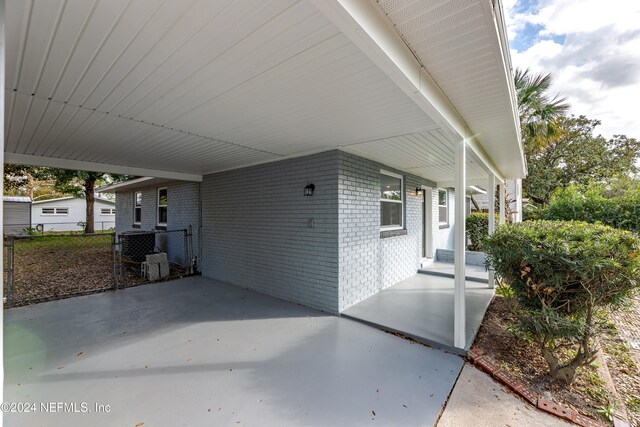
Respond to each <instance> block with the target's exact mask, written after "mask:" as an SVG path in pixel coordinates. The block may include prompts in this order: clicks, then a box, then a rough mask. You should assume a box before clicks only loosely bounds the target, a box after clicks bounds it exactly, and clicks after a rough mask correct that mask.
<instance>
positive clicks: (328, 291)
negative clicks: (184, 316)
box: [202, 151, 339, 314]
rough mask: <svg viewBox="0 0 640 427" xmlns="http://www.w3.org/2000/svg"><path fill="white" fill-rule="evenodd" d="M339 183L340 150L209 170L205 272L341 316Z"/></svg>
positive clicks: (204, 227)
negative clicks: (307, 191) (310, 189)
mask: <svg viewBox="0 0 640 427" xmlns="http://www.w3.org/2000/svg"><path fill="white" fill-rule="evenodd" d="M309 183H313V184H314V185H315V191H314V194H313V196H311V197H307V196H304V195H303V193H304V187H305V186H306V185H307V184H309ZM337 187H338V152H337V151H331V152H326V153H320V154H316V155H312V156H306V157H301V158H296V159H288V160H283V161H280V162H275V163H269V164H264V165H259V166H254V167H249V168H244V169H238V170H233V171H228V172H221V173H217V174H212V175H207V176H205V177H204V181H203V183H202V235H203V245H202V246H203V252H202V253H203V264H202V274H203V275H205V276H207V277H212V278H215V279H218V280H222V281H225V282H229V283H233V284H235V285H238V286H242V287H246V288H250V289H254V290H257V291H259V292H264V293H266V294H269V295H273V296H276V297H279V298H283V299H286V300H289V301H295V302H298V303H301V304H305V305H308V306H310V307H314V308H318V309H321V310H324V311H327V312H330V313H334V314H337V313H338V262H339V260H338V191H337V190H338V188H337Z"/></svg>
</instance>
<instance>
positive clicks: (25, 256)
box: [4, 233, 115, 306]
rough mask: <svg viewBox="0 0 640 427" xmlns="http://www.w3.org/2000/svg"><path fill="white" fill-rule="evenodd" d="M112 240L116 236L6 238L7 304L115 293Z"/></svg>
mask: <svg viewBox="0 0 640 427" xmlns="http://www.w3.org/2000/svg"><path fill="white" fill-rule="evenodd" d="M113 240H114V234H113V233H98V234H88V235H85V234H45V235H26V236H11V235H9V236H5V237H4V249H5V256H4V264H5V265H4V271H5V274H4V299H5V301H4V302H5V304H6V305H8V306H13V305H25V304H30V303H34V302H43V301H48V300H53V299H59V298H65V297H68V296H75V295H83V294H88V293H94V292H100V291H104V290H107V289H112V288H113V287H114V286H115V281H114V276H113V272H112V245H113Z"/></svg>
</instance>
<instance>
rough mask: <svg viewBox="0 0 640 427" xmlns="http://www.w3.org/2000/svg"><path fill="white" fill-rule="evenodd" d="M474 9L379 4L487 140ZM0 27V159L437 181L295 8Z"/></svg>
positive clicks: (93, 7) (348, 61) (484, 58)
mask: <svg viewBox="0 0 640 427" xmlns="http://www.w3.org/2000/svg"><path fill="white" fill-rule="evenodd" d="M478 4H479V2H478V1H473V2H468V1H463V0H438V1H436V0H434V1H431V2H422V1H421V2H418V1H411V0H403V1H391V0H389V1H383V0H380V6H381V7H382V9H384V10H385V12H387V14H388V16H389V18H390V19H391V20H392V22H393V23H394V24H396V28H397V29H398V31H399V33H400V34H401V35H402V37H404V39H405V40H406V42H407V43H408V44H409V45H410V46H411V48H412V49H414V52H416V53H417V54H418V55H422V57H421V58H420V59H421V60H425V58H426V57H428V58H427V59H429V64H430V67H433V68H432V69H431V68H429V67H427V68H428V69H429V71H430V72H431V71H432V70H433V73H434V74H433V76H434V78H435V79H436V81H438V84H441V81H440V80H439V79H441V80H442V88H443V89H445V92H446V93H447V95H448V96H450V98H451V100H452V101H453V103H454V104H455V105H456V107H458V109H459V110H460V111H461V113H462V115H463V117H464V118H465V120H467V121H468V122H469V123H470V124H472V125H473V126H472V130H473V131H474V132H480V133H490V132H491V131H493V129H492V126H493V125H496V126H504V125H505V121H504V115H501V114H500V112H501V108H502V107H503V106H502V104H500V103H501V102H502V100H501V99H500V96H501V95H500V82H499V81H496V80H495V79H493V78H492V76H491V74H490V73H491V70H492V69H491V67H492V66H493V67H495V53H494V52H492V51H491V50H490V49H489V48H488V47H487V46H486V44H487V43H490V42H491V40H490V39H489V38H487V37H483V34H484V33H483V31H485V30H486V28H483V27H482V22H483V20H486V17H484V16H483V17H479V16H478V14H477V10H476V9H477V5H478ZM6 14H7V18H6V24H7V25H6V29H7V35H6V37H7V57H6V58H7V71H6V73H7V81H6V93H5V99H6V106H7V108H6V111H5V120H6V124H5V138H6V144H5V150H6V151H7V152H9V153H16V154H26V155H34V156H44V157H53V158H57V159H67V160H75V161H82V162H94V163H98V164H105V165H118V166H131V167H140V168H147V169H153V170H160V171H174V172H183V173H188V174H203V173H209V172H215V171H219V170H226V169H232V168H238V167H242V166H246V165H250V164H257V163H261V162H269V161H274V160H277V159H282V158H286V157H291V156H298V155H302V154H306V153H313V152H319V151H324V150H328V149H331V148H336V147H347V148H346V149H348V150H350V151H353V152H359V153H361V154H362V155H365V156H366V157H369V158H372V157H375V159H376V160H377V161H380V162H382V163H387V164H390V165H391V166H395V167H398V168H399V169H407V168H411V169H412V170H413V171H414V172H415V173H417V174H422V175H423V176H426V177H429V178H431V179H434V180H442V179H443V178H442V177H441V176H436V175H437V174H450V173H451V165H452V164H453V160H452V158H453V157H452V156H453V153H452V151H451V145H450V143H449V142H448V141H447V140H446V138H445V137H444V133H442V132H441V131H439V130H437V129H436V126H435V123H434V121H433V120H432V119H431V118H430V117H428V116H427V115H426V114H425V112H424V111H423V110H422V109H421V108H420V107H418V106H417V105H416V104H415V102H414V101H413V100H412V99H410V97H408V96H407V95H406V94H405V93H404V92H403V91H402V90H401V89H400V88H399V87H398V86H397V85H396V84H395V83H394V82H393V81H392V80H391V79H390V78H389V77H388V76H387V75H386V74H385V73H384V72H383V71H381V70H380V69H379V68H378V67H377V66H376V65H375V64H374V63H373V62H372V61H371V59H369V58H368V57H367V56H366V55H365V54H364V53H363V52H362V51H360V49H359V48H357V47H356V45H355V44H353V43H352V42H351V41H350V40H349V39H348V38H347V37H346V36H345V35H344V34H342V33H341V32H340V31H339V29H338V28H337V27H336V26H335V25H334V24H333V23H332V22H330V21H329V19H328V18H327V17H326V16H325V15H324V14H322V13H321V12H320V11H319V10H318V9H317V8H316V7H315V6H313V5H312V4H311V3H309V2H308V1H306V0H269V1H265V0H243V1H234V0H185V1H163V0H109V1H106V0H102V1H100V0H47V1H36V0H7V1H6ZM485 26H486V22H485ZM447 28H448V30H447ZM452 28H454V29H455V31H453V30H452ZM487 40H489V41H487ZM469 54H470V55H471V57H472V58H471V59H470V58H469ZM465 70H466V71H465ZM487 73H489V74H487ZM495 93H498V95H496V94H495ZM460 104H464V105H460ZM492 114H493V115H495V116H496V117H495V118H492V119H491V118H489V116H490V115H492ZM507 124H508V123H507ZM399 135H400V136H399ZM473 165H474V163H473V162H471V163H470V171H471V173H475V172H474V171H475V169H474V168H475V166H473ZM447 171H448V172H447ZM447 176H448V175H447Z"/></svg>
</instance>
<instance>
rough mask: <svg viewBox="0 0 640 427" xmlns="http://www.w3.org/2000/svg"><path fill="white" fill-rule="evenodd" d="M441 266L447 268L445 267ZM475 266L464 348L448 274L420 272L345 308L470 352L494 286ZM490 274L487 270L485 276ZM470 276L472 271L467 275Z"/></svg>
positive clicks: (450, 348)
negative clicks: (457, 332)
mask: <svg viewBox="0 0 640 427" xmlns="http://www.w3.org/2000/svg"><path fill="white" fill-rule="evenodd" d="M440 270H443V271H444V270H445V269H444V268H443V267H441V268H440ZM477 270H478V269H477V268H476V269H474V268H471V271H470V272H469V273H470V274H471V278H472V279H476V280H467V281H466V283H465V306H466V307H465V315H464V316H463V317H464V319H465V328H464V330H465V337H464V343H465V344H464V348H458V347H457V346H456V345H455V342H454V336H455V334H454V324H455V322H454V309H453V308H454V297H455V283H454V279H453V278H451V277H447V276H445V275H430V274H421V273H418V274H416V275H415V276H413V277H410V278H408V279H406V280H403V281H401V282H400V283H397V284H395V285H393V286H391V287H389V288H386V289H384V290H382V291H381V292H379V293H377V294H375V295H373V296H372V297H369V298H367V299H365V300H364V301H362V302H360V303H358V304H356V305H354V306H352V307H350V308H348V309H347V310H345V311H343V312H342V316H343V317H347V318H350V319H354V320H358V321H360V322H363V323H366V324H369V325H372V326H375V327H377V328H379V329H382V330H386V331H389V332H396V333H400V334H402V335H405V336H407V337H410V338H412V339H415V340H416V341H418V342H421V343H424V344H428V345H432V346H435V347H438V348H441V349H444V350H447V351H451V352H454V353H457V354H466V352H467V351H468V350H469V349H470V348H471V344H473V340H474V338H475V336H476V334H477V332H478V330H479V329H480V324H481V323H482V319H483V318H484V313H485V311H486V310H487V307H488V306H489V303H490V302H491V299H492V298H493V295H494V289H493V288H489V287H488V285H487V283H482V282H480V281H478V279H479V278H480V276H482V272H480V271H477ZM487 276H488V273H487V272H484V278H485V279H486V278H487ZM467 277H469V275H467Z"/></svg>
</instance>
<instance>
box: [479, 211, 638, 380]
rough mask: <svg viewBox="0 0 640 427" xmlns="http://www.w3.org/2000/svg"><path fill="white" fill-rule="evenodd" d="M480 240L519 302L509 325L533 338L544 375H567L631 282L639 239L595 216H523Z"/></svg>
mask: <svg viewBox="0 0 640 427" xmlns="http://www.w3.org/2000/svg"><path fill="white" fill-rule="evenodd" d="M483 247H484V249H485V251H486V252H487V264H489V265H490V266H491V268H493V269H494V270H495V271H496V273H497V274H498V276H499V277H500V278H501V279H502V280H504V281H505V282H506V283H507V284H509V285H510V287H511V290H512V292H511V295H512V296H513V298H515V299H516V300H517V301H518V303H519V304H518V309H517V310H518V314H519V323H518V325H516V326H517V329H518V330H519V331H520V332H521V333H522V334H523V335H524V336H525V337H527V338H529V339H531V340H533V341H534V342H535V343H537V344H538V345H539V347H540V350H541V352H542V355H543V357H544V358H545V360H546V362H547V364H548V365H549V370H550V372H551V373H552V375H553V376H555V377H556V378H560V379H562V380H564V381H566V382H567V383H571V382H572V381H573V379H574V377H575V373H576V369H577V368H579V367H580V366H583V365H586V364H589V363H591V362H592V361H593V358H594V357H595V354H596V348H595V346H594V343H593V340H594V338H595V337H596V336H597V335H598V334H599V333H601V332H602V330H603V328H604V326H605V322H604V316H602V315H603V314H604V312H605V310H606V309H608V308H612V307H616V306H619V305H621V304H623V303H624V302H625V300H627V299H628V298H629V297H630V296H631V295H632V294H633V292H634V291H635V290H636V289H637V288H638V286H639V278H638V275H639V274H640V239H639V238H638V236H637V235H636V234H634V233H631V232H628V231H624V230H617V229H614V228H611V227H608V226H604V225H598V224H587V223H585V222H575V221H572V222H565V221H530V222H524V223H519V224H511V225H506V226H504V227H500V228H498V229H497V230H496V232H495V233H494V234H493V235H492V236H489V237H487V238H485V240H484V242H483Z"/></svg>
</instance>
